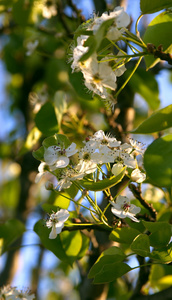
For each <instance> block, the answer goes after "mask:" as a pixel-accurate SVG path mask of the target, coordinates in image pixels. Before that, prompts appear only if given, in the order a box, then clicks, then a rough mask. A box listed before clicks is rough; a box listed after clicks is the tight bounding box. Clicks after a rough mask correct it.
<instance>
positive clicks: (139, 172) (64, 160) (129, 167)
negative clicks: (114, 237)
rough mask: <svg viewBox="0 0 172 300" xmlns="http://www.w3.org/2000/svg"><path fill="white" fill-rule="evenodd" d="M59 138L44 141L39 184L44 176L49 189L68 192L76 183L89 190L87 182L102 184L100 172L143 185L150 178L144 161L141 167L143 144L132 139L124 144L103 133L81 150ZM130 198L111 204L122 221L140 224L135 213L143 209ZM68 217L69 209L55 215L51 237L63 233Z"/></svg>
mask: <svg viewBox="0 0 172 300" xmlns="http://www.w3.org/2000/svg"><path fill="white" fill-rule="evenodd" d="M59 136H60V138H61V136H62V135H56V138H55V139H54V137H50V138H48V139H49V140H48V141H49V142H47V141H46V142H45V143H44V142H43V144H44V147H42V148H44V149H43V156H42V162H41V164H40V165H39V167H38V170H39V173H38V174H37V176H36V179H35V181H36V182H39V181H40V179H41V178H42V177H43V178H44V179H45V181H46V184H45V186H46V188H47V189H55V190H58V191H61V190H65V189H68V188H69V187H70V186H71V185H72V183H73V184H74V185H76V186H77V188H78V189H81V190H82V189H83V188H85V186H84V182H89V183H90V182H92V183H93V184H94V183H95V181H99V180H100V173H102V178H103V179H108V178H109V179H110V178H116V176H118V175H120V174H123V176H124V174H125V175H126V176H128V177H129V179H130V181H134V182H137V183H139V184H140V183H142V182H143V181H144V180H145V178H146V174H145V173H144V170H143V166H142V163H141V161H142V160H141V159H140V158H139V165H138V157H141V158H142V157H143V153H144V149H143V146H142V144H141V143H138V142H136V141H133V140H132V139H129V142H128V143H121V142H120V141H118V140H117V139H116V138H115V137H112V136H111V135H106V134H105V133H104V132H103V131H102V130H99V131H97V132H95V133H94V135H93V136H91V137H88V138H87V139H86V140H85V141H83V147H81V148H80V149H77V147H76V144H75V143H71V144H69V141H68V143H66V142H64V140H63V142H59V141H58V138H59ZM63 137H64V136H63ZM56 141H57V142H56ZM50 143H54V144H52V145H50ZM55 143H56V144H55ZM65 144H66V146H65ZM38 151H39V150H38ZM103 165H104V166H106V171H105V169H104V168H103V169H102V166H103ZM91 178H92V179H91ZM83 179H84V180H83ZM103 179H102V180H103ZM121 179H122V178H121ZM121 197H122V196H121ZM126 199H127V198H125V199H124V200H123V199H122V198H120V197H119V198H117V199H116V202H114V203H113V202H111V204H112V205H113V209H112V212H113V213H114V214H115V215H116V216H118V217H120V218H124V217H129V218H131V219H132V220H133V221H136V220H137V219H136V218H135V217H134V214H136V213H137V212H139V211H140V209H137V208H136V209H135V208H134V206H133V205H130V203H129V200H126ZM68 217H69V213H68V211H66V210H60V211H58V212H57V213H54V212H53V213H52V214H51V216H50V219H49V220H48V221H47V222H46V226H47V227H48V228H52V231H51V233H50V235H49V238H55V237H56V236H57V234H58V233H60V232H61V230H62V228H63V226H64V222H65V221H66V220H67V219H68ZM137 221H138V220H137Z"/></svg>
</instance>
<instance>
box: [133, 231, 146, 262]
mask: <svg viewBox="0 0 172 300" xmlns="http://www.w3.org/2000/svg"><path fill="white" fill-rule="evenodd" d="M131 250H132V251H133V252H135V253H136V254H138V255H141V256H144V257H145V256H149V254H150V243H149V237H148V236H147V235H146V234H139V235H138V236H137V237H136V238H135V239H134V241H133V242H132V244H131Z"/></svg>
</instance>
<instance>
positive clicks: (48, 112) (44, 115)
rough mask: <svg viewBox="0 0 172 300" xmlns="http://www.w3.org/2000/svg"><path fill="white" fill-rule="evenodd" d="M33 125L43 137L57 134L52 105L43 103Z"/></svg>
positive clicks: (57, 127)
mask: <svg viewBox="0 0 172 300" xmlns="http://www.w3.org/2000/svg"><path fill="white" fill-rule="evenodd" d="M35 123H36V126H37V127H38V129H39V130H40V131H41V132H42V133H44V134H45V135H50V134H54V133H56V132H58V130H59V126H58V123H57V118H56V114H55V109H54V106H53V104H52V103H50V102H47V103H45V104H44V105H43V106H42V107H41V109H40V110H39V111H38V113H37V114H36V117H35Z"/></svg>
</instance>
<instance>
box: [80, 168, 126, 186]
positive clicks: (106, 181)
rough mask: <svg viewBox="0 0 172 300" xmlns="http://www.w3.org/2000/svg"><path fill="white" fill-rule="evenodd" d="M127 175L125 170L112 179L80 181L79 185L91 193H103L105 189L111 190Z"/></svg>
mask: <svg viewBox="0 0 172 300" xmlns="http://www.w3.org/2000/svg"><path fill="white" fill-rule="evenodd" d="M124 175H125V168H124V169H123V171H122V172H121V173H120V174H118V175H117V176H112V177H111V178H107V179H103V180H100V181H97V182H94V181H93V180H79V183H80V184H81V185H82V186H83V187H84V188H85V189H86V190H90V191H96V192H97V191H103V190H105V189H108V188H111V187H112V186H114V185H116V184H117V183H119V182H120V181H121V180H122V178H123V177H124Z"/></svg>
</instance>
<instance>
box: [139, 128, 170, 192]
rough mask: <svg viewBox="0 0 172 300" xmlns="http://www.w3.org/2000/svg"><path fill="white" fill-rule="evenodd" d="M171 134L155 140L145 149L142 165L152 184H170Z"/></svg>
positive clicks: (167, 185) (166, 185)
mask: <svg viewBox="0 0 172 300" xmlns="http://www.w3.org/2000/svg"><path fill="white" fill-rule="evenodd" d="M171 157H172V135H171V134H169V135H166V136H164V137H161V138H159V139H157V140H155V141H154V142H153V143H152V144H151V145H150V146H149V147H148V148H147V150H146V151H145V155H144V167H145V169H146V172H147V175H148V176H149V177H150V179H151V181H152V183H153V184H155V185H157V186H162V187H163V186H164V187H171V186H172V159H171Z"/></svg>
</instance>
